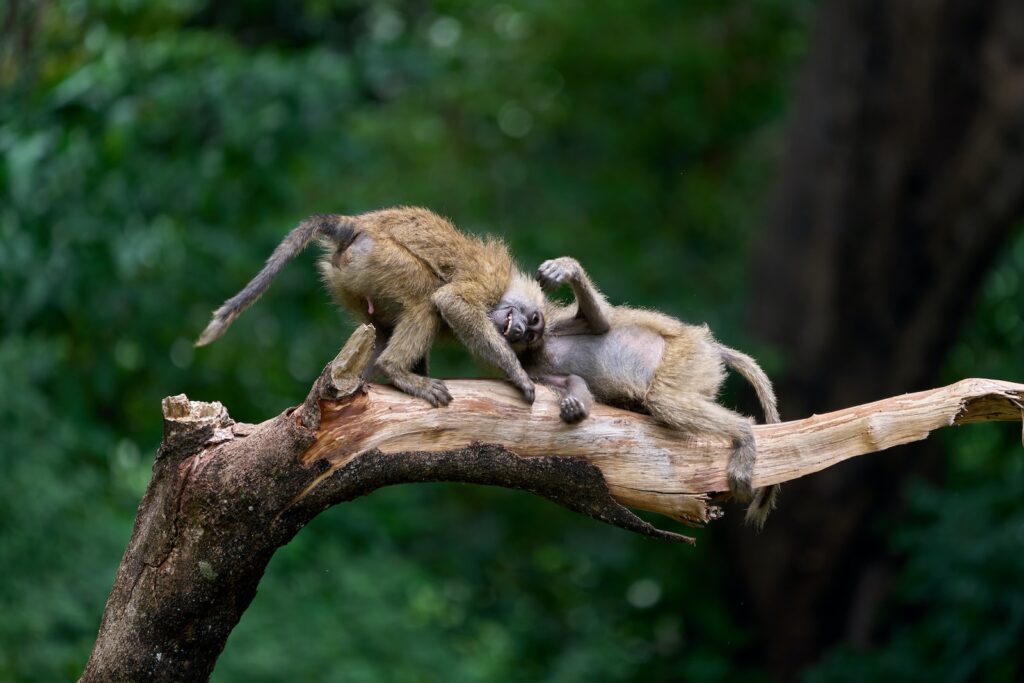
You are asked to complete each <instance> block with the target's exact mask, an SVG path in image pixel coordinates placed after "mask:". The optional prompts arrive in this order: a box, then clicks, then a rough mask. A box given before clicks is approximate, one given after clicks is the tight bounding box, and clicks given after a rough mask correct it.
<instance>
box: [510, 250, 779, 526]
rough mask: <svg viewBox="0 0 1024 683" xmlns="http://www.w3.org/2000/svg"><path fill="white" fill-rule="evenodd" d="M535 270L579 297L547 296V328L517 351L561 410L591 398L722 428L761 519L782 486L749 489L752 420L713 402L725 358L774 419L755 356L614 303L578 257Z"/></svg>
mask: <svg viewBox="0 0 1024 683" xmlns="http://www.w3.org/2000/svg"><path fill="white" fill-rule="evenodd" d="M537 277H538V279H539V280H540V282H541V284H542V285H543V286H544V287H554V286H556V285H560V284H563V283H568V284H569V285H570V286H571V287H572V290H573V293H574V294H575V297H576V305H575V306H565V307H563V306H558V305H556V304H549V309H548V316H547V319H548V328H547V333H546V334H545V335H544V338H543V340H542V341H541V342H540V343H539V344H537V345H535V346H534V347H533V348H531V349H527V350H526V351H524V352H522V353H521V356H520V357H521V360H522V361H523V365H524V366H525V367H526V369H527V371H528V372H529V373H530V376H531V377H533V378H534V379H535V380H537V381H539V382H542V383H544V384H548V385H550V386H552V387H553V388H554V389H555V390H556V391H557V392H558V394H559V396H560V398H561V404H560V409H561V414H562V418H563V419H564V420H566V421H567V422H574V421H577V420H581V419H583V418H584V417H586V416H587V413H588V412H589V409H590V406H591V405H592V403H593V400H594V398H593V397H597V400H599V401H601V402H602V403H608V404H610V405H617V406H619V407H623V408H629V409H631V410H640V411H641V412H646V413H648V414H650V415H652V416H653V417H655V418H657V419H658V420H660V421H661V422H663V423H665V424H666V425H668V426H670V427H673V428H676V429H680V430H685V431H700V432H708V433H717V434H722V435H723V436H725V437H726V438H728V439H729V440H731V442H732V444H733V448H734V450H733V454H732V457H731V458H730V460H729V471H728V476H729V485H730V488H731V489H732V492H733V494H734V495H736V496H737V497H739V498H741V499H744V500H750V499H751V498H753V501H752V502H751V504H750V506H749V507H748V508H747V521H748V522H750V523H752V524H755V525H757V526H761V525H763V524H764V521H765V519H766V518H767V516H768V513H769V512H770V511H771V509H772V507H773V506H774V504H775V497H776V494H777V492H778V487H777V486H772V487H768V488H762V489H758V490H757V491H754V490H753V489H752V487H751V478H752V475H753V469H754V458H755V456H756V447H755V442H754V433H753V430H752V429H751V425H750V421H749V420H748V419H747V418H746V417H743V416H742V415H739V414H737V413H734V412H732V411H731V410H728V409H726V408H724V407H722V406H721V405H719V404H718V403H716V402H715V396H716V395H717V394H718V390H719V388H720V387H721V385H722V382H723V380H724V379H725V366H729V367H731V368H733V369H735V370H736V371H738V372H739V373H740V374H741V375H743V376H744V377H745V378H746V379H747V380H748V381H749V382H750V383H751V384H752V385H753V386H754V389H755V391H756V392H757V396H758V399H759V401H760V402H761V407H762V409H763V410H764V414H765V420H766V421H767V422H778V421H779V413H778V410H777V408H776V404H775V393H774V391H773V390H772V385H771V382H770V381H769V380H768V377H767V376H766V375H765V374H764V372H763V371H762V370H761V368H760V367H759V366H758V365H757V363H756V362H755V361H754V359H753V358H751V357H750V356H747V355H746V354H743V353H740V352H739V351H736V350H734V349H730V348H729V347H727V346H723V345H722V344H719V343H718V342H717V341H715V339H714V337H712V335H711V332H710V331H709V330H708V328H707V326H699V327H698V326H694V325H687V324H685V323H682V322H680V321H679V320H676V319H675V318H671V317H669V316H667V315H662V314H661V313H656V312H653V311H644V310H637V309H633V308H628V307H626V306H612V305H610V304H609V303H608V302H607V301H605V299H604V297H603V296H602V295H601V293H600V292H598V291H597V289H596V288H595V287H594V285H593V284H592V283H591V281H590V278H588V277H587V274H586V273H585V272H584V270H583V268H582V267H581V266H580V264H579V263H578V262H577V261H576V260H575V259H572V258H567V257H566V258H559V259H554V260H551V261H545V262H544V263H543V264H541V267H540V269H539V270H538V272H537ZM591 392H593V393H591Z"/></svg>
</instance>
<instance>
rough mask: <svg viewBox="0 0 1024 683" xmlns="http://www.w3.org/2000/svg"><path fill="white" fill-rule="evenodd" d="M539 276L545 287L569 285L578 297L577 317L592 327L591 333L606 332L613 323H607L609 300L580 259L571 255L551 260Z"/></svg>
mask: <svg viewBox="0 0 1024 683" xmlns="http://www.w3.org/2000/svg"><path fill="white" fill-rule="evenodd" d="M537 279H538V280H539V281H540V283H541V286H542V287H544V288H545V289H548V288H551V287H556V286H558V285H561V284H568V285H569V286H570V287H572V293H573V296H574V297H576V317H577V318H578V319H580V320H582V321H584V322H585V323H586V324H587V325H588V326H589V328H590V329H589V330H588V331H589V332H590V333H592V334H604V333H605V332H607V331H608V330H609V329H610V328H611V325H610V323H609V322H608V314H607V311H608V308H609V306H608V302H607V301H605V300H604V296H602V295H601V292H599V291H598V290H597V287H595V286H594V283H593V282H591V281H590V278H589V277H588V276H587V272H586V271H585V270H583V266H581V265H580V263H579V261H577V260H576V259H574V258H572V257H571V256H562V257H561V258H556V259H551V260H549V261H545V262H544V263H542V264H540V268H538V269H537Z"/></svg>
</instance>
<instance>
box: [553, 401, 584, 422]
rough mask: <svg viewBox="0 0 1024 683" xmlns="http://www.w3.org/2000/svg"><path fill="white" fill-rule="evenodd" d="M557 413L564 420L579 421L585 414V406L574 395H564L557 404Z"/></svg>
mask: <svg viewBox="0 0 1024 683" xmlns="http://www.w3.org/2000/svg"><path fill="white" fill-rule="evenodd" d="M558 413H559V414H560V415H561V416H562V419H563V420H565V421H566V422H569V423H572V422H579V421H580V420H582V419H583V418H585V417H586V416H587V407H586V406H585V405H583V402H582V401H580V400H579V399H578V398H576V397H575V396H566V397H565V398H563V399H562V401H561V403H559V404H558Z"/></svg>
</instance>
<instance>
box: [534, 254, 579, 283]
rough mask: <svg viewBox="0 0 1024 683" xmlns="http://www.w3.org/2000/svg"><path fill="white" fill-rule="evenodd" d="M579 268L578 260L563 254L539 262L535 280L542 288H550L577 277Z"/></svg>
mask: <svg viewBox="0 0 1024 683" xmlns="http://www.w3.org/2000/svg"><path fill="white" fill-rule="evenodd" d="M581 270H582V269H581V268H580V263H579V261H577V260H576V259H574V258H572V257H571V256H563V257H561V258H556V259H551V260H549V261H545V262H544V263H542V264H540V268H538V269H537V281H538V282H539V283H540V286H541V287H543V288H544V289H552V288H554V287H557V286H558V285H562V284H565V283H566V282H571V281H572V280H574V279H576V278H578V277H579V274H580V271H581Z"/></svg>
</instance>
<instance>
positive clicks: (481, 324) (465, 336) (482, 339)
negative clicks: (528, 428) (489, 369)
mask: <svg viewBox="0 0 1024 683" xmlns="http://www.w3.org/2000/svg"><path fill="white" fill-rule="evenodd" d="M469 286H470V287H471V286H472V285H469ZM464 289H465V288H464V287H463V286H460V283H457V282H453V283H451V284H447V285H445V286H444V287H441V288H440V289H438V290H437V291H436V292H434V294H433V296H432V297H431V300H432V301H433V302H434V305H435V306H436V307H437V310H438V311H439V312H440V313H441V317H443V318H444V320H445V322H446V323H448V327H450V328H451V329H452V332H454V333H455V336H456V337H458V338H459V341H461V342H462V343H463V344H465V345H466V348H468V349H469V351H470V353H472V354H473V355H474V356H476V357H477V358H479V359H480V360H482V361H483V362H485V363H488V364H490V365H494V366H495V367H497V368H500V369H501V371H502V372H504V373H505V374H506V375H507V376H508V378H509V380H511V382H512V383H513V384H515V385H516V387H518V388H519V389H520V391H522V392H523V396H524V397H525V398H526V400H527V401H528V402H530V403H533V399H534V395H535V391H534V388H533V382H531V381H530V378H529V376H528V375H527V374H526V370H524V369H523V366H522V365H521V364H520V362H519V359H518V358H516V354H515V352H513V351H512V347H511V346H509V344H508V342H507V341H506V340H505V339H504V338H503V337H502V336H501V334H499V333H498V330H497V329H495V327H494V323H492V322H491V319H490V318H489V317H488V315H487V314H488V311H487V310H485V309H484V308H482V307H480V306H475V305H473V304H470V303H469V301H467V297H466V296H465V294H466V292H465V291H464ZM469 298H471V297H469Z"/></svg>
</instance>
